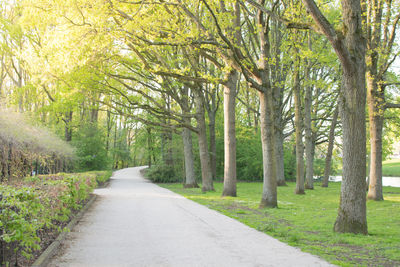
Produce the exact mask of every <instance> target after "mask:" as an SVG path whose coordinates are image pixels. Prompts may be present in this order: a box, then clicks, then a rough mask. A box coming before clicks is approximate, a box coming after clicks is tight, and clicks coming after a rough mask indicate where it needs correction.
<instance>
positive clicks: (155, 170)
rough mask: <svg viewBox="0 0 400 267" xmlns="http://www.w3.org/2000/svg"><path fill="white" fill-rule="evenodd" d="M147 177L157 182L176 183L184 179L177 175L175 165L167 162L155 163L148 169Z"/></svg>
mask: <svg viewBox="0 0 400 267" xmlns="http://www.w3.org/2000/svg"><path fill="white" fill-rule="evenodd" d="M146 177H147V178H149V179H150V180H151V181H153V182H155V183H176V182H181V181H182V179H181V178H178V177H177V176H176V175H175V171H174V168H173V166H168V165H165V164H158V165H153V166H152V167H151V168H149V169H147V171H146Z"/></svg>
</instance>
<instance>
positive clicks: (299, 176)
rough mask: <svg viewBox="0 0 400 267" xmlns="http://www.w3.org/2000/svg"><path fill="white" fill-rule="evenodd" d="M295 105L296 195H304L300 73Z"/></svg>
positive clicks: (297, 72) (296, 74)
mask: <svg viewBox="0 0 400 267" xmlns="http://www.w3.org/2000/svg"><path fill="white" fill-rule="evenodd" d="M294 105H295V127H296V190H295V193H296V194H304V145H303V120H302V114H301V99H300V79H299V71H298V70H295V73H294Z"/></svg>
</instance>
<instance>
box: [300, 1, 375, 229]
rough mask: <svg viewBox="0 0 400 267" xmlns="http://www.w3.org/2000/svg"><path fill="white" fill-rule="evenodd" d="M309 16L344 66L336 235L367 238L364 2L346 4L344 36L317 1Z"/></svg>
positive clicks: (347, 2) (344, 7) (345, 2)
mask: <svg viewBox="0 0 400 267" xmlns="http://www.w3.org/2000/svg"><path fill="white" fill-rule="evenodd" d="M303 2H304V4H305V5H306V7H307V9H308V11H309V14H310V15H311V16H312V17H313V19H314V21H315V22H316V23H317V24H318V26H319V28H320V29H321V31H322V32H323V33H324V35H325V36H327V38H328V40H329V41H330V43H331V44H332V47H333V48H334V50H335V52H336V54H337V55H338V58H339V60H340V63H341V66H342V88H341V94H342V99H341V101H340V117H341V118H342V125H343V175H342V177H343V178H342V185H341V194H340V205H339V210H338V217H337V218H336V222H335V225H334V230H335V231H336V232H350V233H362V234H367V233H368V230H367V216H366V215H367V212H366V196H365V191H364V190H362V188H364V187H365V176H366V170H365V168H366V148H365V146H366V139H365V138H366V132H365V131H366V129H365V102H366V101H365V100H366V90H365V69H366V65H365V55H366V53H365V52H366V42H365V40H366V39H365V37H364V29H363V25H362V22H363V16H364V15H363V14H362V13H363V12H366V11H365V10H362V8H361V1H358V0H342V1H341V3H342V17H343V29H345V31H343V33H342V34H343V35H344V38H341V37H339V36H338V35H337V33H336V31H335V29H334V28H333V26H332V25H331V24H330V23H329V22H328V20H327V19H326V18H325V17H324V15H323V14H322V13H321V11H320V10H319V8H318V7H317V5H316V4H315V2H314V1H313V0H303Z"/></svg>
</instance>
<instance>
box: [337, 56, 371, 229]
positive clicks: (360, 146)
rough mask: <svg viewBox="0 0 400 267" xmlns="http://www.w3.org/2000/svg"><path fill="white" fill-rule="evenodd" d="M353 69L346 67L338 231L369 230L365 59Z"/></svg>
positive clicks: (342, 110)
mask: <svg viewBox="0 0 400 267" xmlns="http://www.w3.org/2000/svg"><path fill="white" fill-rule="evenodd" d="M355 63H356V64H354V65H353V68H352V70H345V69H344V70H343V81H342V82H343V94H344V101H341V103H340V107H341V109H340V110H341V114H340V115H341V118H342V123H343V176H342V177H343V178H342V186H341V195H340V207H339V211H338V217H337V219H336V222H335V227H334V229H335V231H336V232H351V233H363V234H366V233H367V232H368V231H367V218H366V202H365V200H366V199H365V190H363V188H365V177H366V170H365V168H366V166H365V163H366V148H365V146H366V141H365V64H364V63H365V62H364V58H358V62H355Z"/></svg>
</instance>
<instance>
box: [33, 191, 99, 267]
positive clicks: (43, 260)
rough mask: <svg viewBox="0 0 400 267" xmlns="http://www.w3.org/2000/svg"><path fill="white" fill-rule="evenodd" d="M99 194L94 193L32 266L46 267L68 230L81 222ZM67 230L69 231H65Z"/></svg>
mask: <svg viewBox="0 0 400 267" xmlns="http://www.w3.org/2000/svg"><path fill="white" fill-rule="evenodd" d="M96 198H97V196H96V195H92V196H91V197H90V199H89V201H88V202H87V203H86V205H85V206H84V207H83V208H82V209H81V210H80V211H79V213H78V214H77V215H76V216H75V217H74V218H73V219H72V220H71V221H70V222H69V223H68V224H67V226H65V227H64V228H63V230H62V232H61V233H60V234H59V235H58V237H57V238H56V239H55V240H54V241H53V242H52V243H51V244H50V245H49V246H48V247H47V248H46V250H45V251H43V253H42V254H41V255H40V256H39V258H37V259H36V261H35V262H34V263H33V264H32V267H45V266H47V264H48V263H49V261H50V259H51V257H53V256H54V255H55V253H56V252H57V250H58V248H59V247H60V245H61V243H62V242H63V241H64V239H65V238H66V236H67V234H68V232H70V231H71V230H72V229H73V228H74V226H75V225H76V224H77V223H78V222H79V220H80V219H81V218H82V216H83V215H84V213H85V212H86V211H87V210H88V209H89V208H90V207H91V206H92V205H93V203H94V201H95V200H96ZM65 230H67V231H65Z"/></svg>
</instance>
